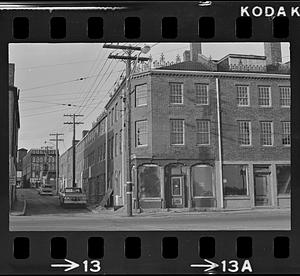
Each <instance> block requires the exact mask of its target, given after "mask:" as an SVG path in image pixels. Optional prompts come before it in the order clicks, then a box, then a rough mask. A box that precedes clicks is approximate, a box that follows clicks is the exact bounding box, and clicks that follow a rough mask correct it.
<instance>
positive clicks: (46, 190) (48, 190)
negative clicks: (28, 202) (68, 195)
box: [38, 184, 53, 195]
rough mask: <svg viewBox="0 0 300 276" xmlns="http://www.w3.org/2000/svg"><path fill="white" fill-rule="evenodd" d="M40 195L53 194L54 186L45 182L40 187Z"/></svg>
mask: <svg viewBox="0 0 300 276" xmlns="http://www.w3.org/2000/svg"><path fill="white" fill-rule="evenodd" d="M38 193H39V194H40V195H53V188H52V186H51V185H47V184H43V185H41V186H40V188H39V189H38Z"/></svg>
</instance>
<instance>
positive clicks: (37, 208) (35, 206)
mask: <svg viewBox="0 0 300 276" xmlns="http://www.w3.org/2000/svg"><path fill="white" fill-rule="evenodd" d="M17 197H18V199H22V198H24V199H26V201H27V208H26V215H27V216H35V215H49V214H51V215H58V214H74V213H88V212H90V211H89V210H88V209H86V208H82V207H76V208H75V207H74V208H70V207H67V208H63V207H61V206H60V204H59V199H58V196H56V195H53V196H51V195H39V194H38V191H37V190H36V189H17Z"/></svg>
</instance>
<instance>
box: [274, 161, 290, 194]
mask: <svg viewBox="0 0 300 276" xmlns="http://www.w3.org/2000/svg"><path fill="white" fill-rule="evenodd" d="M276 177H277V194H278V195H289V194H290V193H291V166H290V165H277V166H276Z"/></svg>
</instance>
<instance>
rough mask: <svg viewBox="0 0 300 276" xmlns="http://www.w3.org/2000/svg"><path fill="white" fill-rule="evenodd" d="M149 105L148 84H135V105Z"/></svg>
mask: <svg viewBox="0 0 300 276" xmlns="http://www.w3.org/2000/svg"><path fill="white" fill-rule="evenodd" d="M143 105H147V84H141V85H136V86H135V106H143Z"/></svg>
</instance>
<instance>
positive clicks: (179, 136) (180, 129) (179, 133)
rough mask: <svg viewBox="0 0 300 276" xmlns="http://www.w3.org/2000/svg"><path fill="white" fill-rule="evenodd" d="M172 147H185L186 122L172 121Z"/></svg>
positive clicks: (180, 120)
mask: <svg viewBox="0 0 300 276" xmlns="http://www.w3.org/2000/svg"><path fill="white" fill-rule="evenodd" d="M171 145H184V120H182V119H171Z"/></svg>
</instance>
